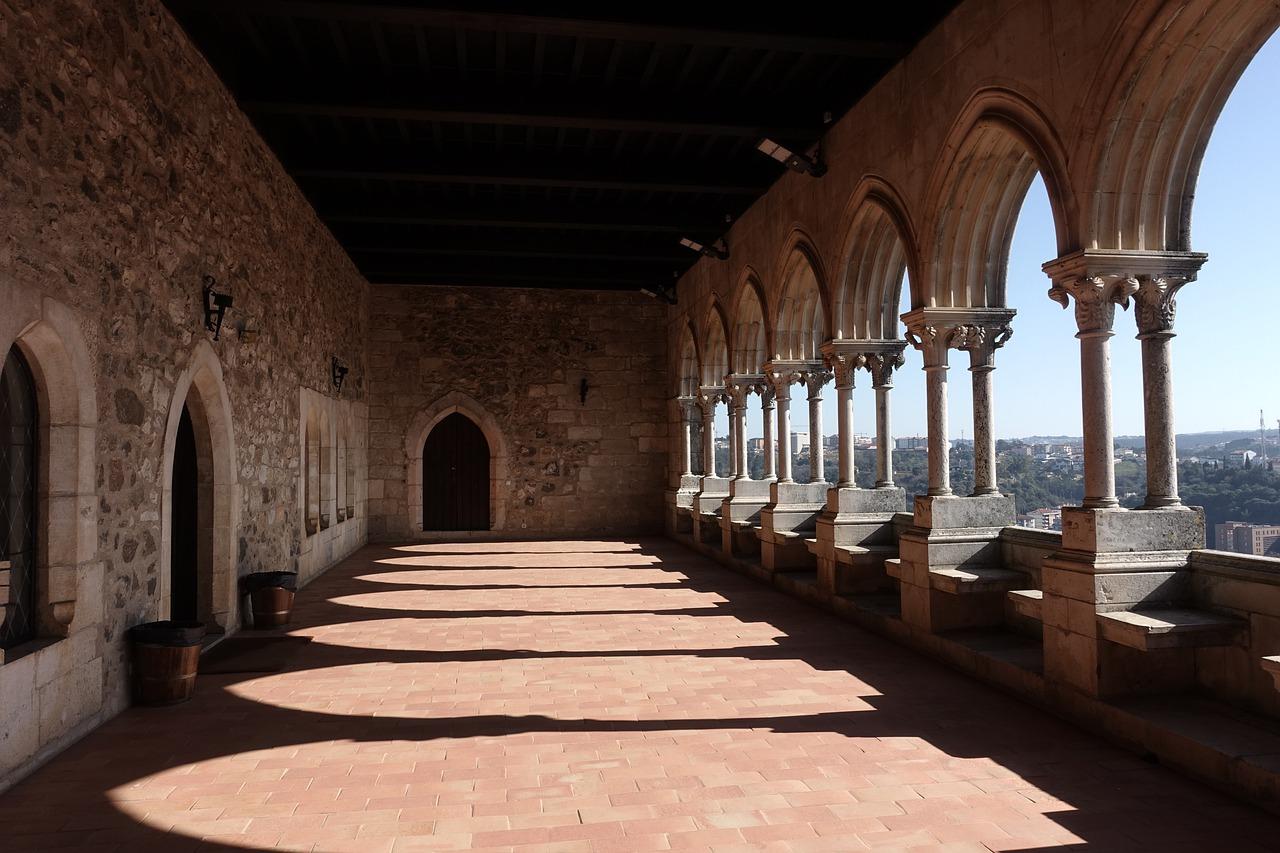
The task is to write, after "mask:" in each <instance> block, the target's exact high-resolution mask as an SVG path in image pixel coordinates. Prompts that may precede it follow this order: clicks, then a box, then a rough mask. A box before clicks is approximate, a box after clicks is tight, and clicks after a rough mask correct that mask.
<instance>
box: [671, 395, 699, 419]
mask: <svg viewBox="0 0 1280 853" xmlns="http://www.w3.org/2000/svg"><path fill="white" fill-rule="evenodd" d="M676 405H677V406H679V407H680V417H681V419H682V420H685V421H687V422H690V423H692V422H694V421H697V420H699V413H698V398H697V397H677V398H676Z"/></svg>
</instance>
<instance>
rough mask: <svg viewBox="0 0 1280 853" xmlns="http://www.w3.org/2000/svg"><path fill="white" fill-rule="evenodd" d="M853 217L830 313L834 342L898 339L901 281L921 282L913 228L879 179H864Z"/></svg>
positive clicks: (899, 202) (893, 193)
mask: <svg viewBox="0 0 1280 853" xmlns="http://www.w3.org/2000/svg"><path fill="white" fill-rule="evenodd" d="M849 209H850V211H851V215H850V216H849V217H847V218H848V219H849V227H848V229H847V230H846V236H845V241H844V250H843V253H842V255H841V259H842V260H841V264H842V268H841V270H840V282H839V285H838V286H837V289H836V294H835V303H834V309H833V310H832V317H831V325H832V337H834V338H838V339H841V338H842V339H853V340H894V339H897V338H900V337H901V335H900V334H899V333H900V331H901V328H900V324H899V322H898V305H899V302H900V300H901V296H902V280H903V276H904V275H905V274H907V273H909V274H910V278H911V281H912V283H913V284H914V283H915V282H916V281H918V280H919V278H920V276H919V256H918V254H917V250H916V238H915V229H914V228H913V227H912V225H911V221H910V219H908V217H907V215H906V212H905V211H906V208H905V206H904V205H903V203H902V200H901V196H899V195H898V193H897V192H896V191H895V190H894V189H893V187H891V186H890V185H889V184H888V183H886V182H885V181H884V180H882V179H881V178H878V177H874V176H868V177H865V178H863V179H862V181H861V182H860V183H859V185H858V188H857V189H856V190H855V191H854V194H853V196H852V197H851V199H850V205H849Z"/></svg>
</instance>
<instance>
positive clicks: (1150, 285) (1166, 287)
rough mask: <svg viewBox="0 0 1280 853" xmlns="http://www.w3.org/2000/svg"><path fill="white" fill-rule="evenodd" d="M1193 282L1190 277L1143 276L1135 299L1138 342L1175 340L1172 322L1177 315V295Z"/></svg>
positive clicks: (1134, 307) (1134, 310)
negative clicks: (1157, 338) (1153, 339)
mask: <svg viewBox="0 0 1280 853" xmlns="http://www.w3.org/2000/svg"><path fill="white" fill-rule="evenodd" d="M1191 280H1192V279H1191V278H1189V277H1187V276H1179V275H1166V276H1150V275H1144V276H1140V277H1139V278H1138V290H1137V292H1136V293H1134V295H1133V312H1134V316H1135V317H1136V318H1137V321H1138V339H1139V340H1141V339H1143V338H1155V337H1168V338H1171V337H1173V320H1174V315H1175V314H1176V313H1177V309H1178V306H1177V299H1176V297H1177V295H1178V291H1179V290H1181V289H1182V287H1183V285H1185V284H1187V283H1188V282H1189V281H1191Z"/></svg>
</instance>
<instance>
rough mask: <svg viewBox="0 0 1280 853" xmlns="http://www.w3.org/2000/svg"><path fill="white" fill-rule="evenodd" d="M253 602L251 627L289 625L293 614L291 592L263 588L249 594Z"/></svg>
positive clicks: (282, 589) (277, 588) (271, 587)
mask: <svg viewBox="0 0 1280 853" xmlns="http://www.w3.org/2000/svg"><path fill="white" fill-rule="evenodd" d="M249 598H250V599H251V600H252V602H253V627H255V628H276V627H279V626H280V625H288V624H289V616H290V614H291V613H293V590H291V589H285V588H284V587H282V586H264V587H261V588H260V589H255V590H254V591H253V592H252V593H250V594H249Z"/></svg>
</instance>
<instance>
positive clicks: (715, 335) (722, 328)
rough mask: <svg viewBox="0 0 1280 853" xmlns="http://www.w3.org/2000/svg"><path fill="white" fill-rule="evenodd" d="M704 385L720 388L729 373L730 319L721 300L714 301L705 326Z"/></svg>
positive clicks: (714, 299)
mask: <svg viewBox="0 0 1280 853" xmlns="http://www.w3.org/2000/svg"><path fill="white" fill-rule="evenodd" d="M703 341H705V343H704V344H703V346H702V384H703V385H704V386H707V387H712V388H715V387H719V386H721V385H723V384H724V377H725V375H726V374H727V373H728V372H729V319H728V317H726V316H725V313H724V307H723V306H722V305H721V304H720V300H719V298H714V297H713V299H712V302H711V308H710V309H709V310H708V311H707V319H706V322H705V323H704V324H703Z"/></svg>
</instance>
